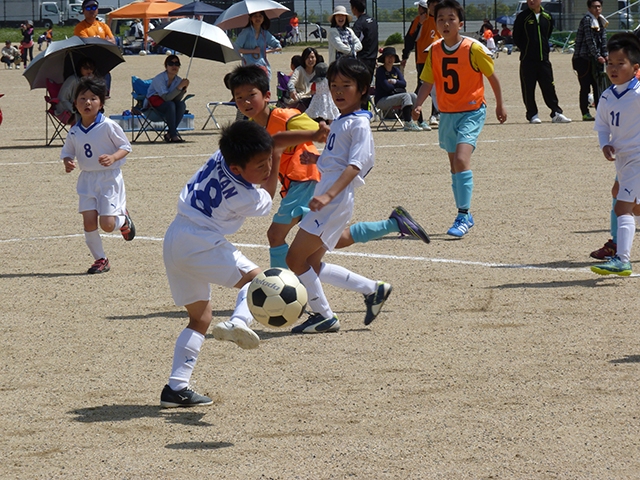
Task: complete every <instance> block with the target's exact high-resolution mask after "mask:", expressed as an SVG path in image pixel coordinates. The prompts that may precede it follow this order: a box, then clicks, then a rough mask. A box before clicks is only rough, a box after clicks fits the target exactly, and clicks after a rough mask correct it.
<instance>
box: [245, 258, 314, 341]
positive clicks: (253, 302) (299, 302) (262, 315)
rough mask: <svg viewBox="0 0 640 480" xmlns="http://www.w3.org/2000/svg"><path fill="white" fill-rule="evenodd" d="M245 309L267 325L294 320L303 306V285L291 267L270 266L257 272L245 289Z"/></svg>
mask: <svg viewBox="0 0 640 480" xmlns="http://www.w3.org/2000/svg"><path fill="white" fill-rule="evenodd" d="M247 303H248V305H249V310H250V311H251V314H252V315H253V318H255V319H256V320H257V321H258V322H260V323H261V324H262V325H265V326H267V327H275V328H282V327H288V326H291V325H293V324H294V323H296V321H297V320H298V319H299V318H300V316H301V315H302V312H304V309H305V307H306V306H307V289H306V288H304V285H302V283H300V280H299V279H298V277H297V276H296V275H295V273H293V272H292V271H291V270H286V269H284V268H270V269H269V270H265V271H264V272H262V273H260V274H259V275H257V276H256V277H255V278H254V279H253V280H252V281H251V284H250V285H249V290H248V291H247Z"/></svg>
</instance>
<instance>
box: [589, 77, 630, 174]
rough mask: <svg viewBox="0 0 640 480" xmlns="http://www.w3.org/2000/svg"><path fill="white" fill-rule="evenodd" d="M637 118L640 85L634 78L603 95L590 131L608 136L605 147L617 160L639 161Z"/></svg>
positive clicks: (608, 89)
mask: <svg viewBox="0 0 640 480" xmlns="http://www.w3.org/2000/svg"><path fill="white" fill-rule="evenodd" d="M639 118H640V82H638V80H637V79H636V78H633V79H632V80H631V81H630V82H629V83H628V84H626V85H612V86H611V87H609V88H607V89H606V90H605V91H604V92H603V93H602V96H601V97H600V101H599V102H598V111H597V112H596V123H595V126H594V127H593V129H594V130H595V131H597V132H603V133H607V134H609V142H608V145H612V146H613V147H614V148H615V149H616V159H617V158H619V157H624V158H626V159H631V158H635V159H636V160H640V128H638V119H639ZM600 147H601V148H602V147H604V145H600ZM616 163H617V162H616ZM616 167H617V165H616Z"/></svg>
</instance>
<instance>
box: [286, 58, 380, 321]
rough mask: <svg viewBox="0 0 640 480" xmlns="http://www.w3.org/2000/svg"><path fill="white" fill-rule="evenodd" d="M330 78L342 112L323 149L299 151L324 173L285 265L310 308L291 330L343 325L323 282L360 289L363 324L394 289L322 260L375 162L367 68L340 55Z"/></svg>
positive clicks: (347, 220)
mask: <svg viewBox="0 0 640 480" xmlns="http://www.w3.org/2000/svg"><path fill="white" fill-rule="evenodd" d="M327 79H328V80H329V85H330V88H331V96H332V97H333V101H334V103H335V104H336V106H337V107H338V109H340V113H341V116H340V117H339V118H338V119H337V120H335V121H334V122H333V123H332V124H331V130H330V133H329V137H328V139H327V145H326V148H325V149H324V151H323V152H322V155H321V156H320V157H318V156H317V155H313V154H311V153H308V152H305V154H304V155H303V156H302V157H301V160H302V161H303V162H305V163H316V162H317V165H318V169H319V170H320V172H321V173H322V177H321V180H320V182H319V183H318V184H317V185H316V186H315V190H314V194H313V198H312V199H311V201H310V202H309V208H310V210H311V211H310V212H309V213H308V214H307V215H306V216H305V217H304V218H303V219H302V221H301V222H300V228H299V230H298V232H297V233H296V236H295V238H294V240H293V242H292V243H291V248H290V249H289V253H288V254H287V265H289V268H290V269H291V270H292V271H293V272H294V273H295V274H296V275H298V277H299V278H300V280H301V281H302V283H303V284H304V286H305V287H306V288H307V292H308V297H309V303H308V305H309V308H310V309H311V311H312V313H311V315H310V316H309V318H308V319H307V320H306V321H305V322H304V323H302V324H300V325H298V326H296V327H294V328H293V330H292V332H293V333H322V332H335V331H338V330H339V329H340V322H339V320H338V317H336V316H335V315H334V313H333V311H332V310H331V307H330V306H329V302H328V300H327V298H326V296H325V294H324V290H323V288H322V283H321V282H323V283H328V284H330V285H333V286H336V287H341V288H346V289H348V290H353V291H356V292H359V293H362V294H363V295H364V299H365V305H366V308H367V312H366V315H365V319H364V323H365V325H369V324H370V323H371V322H372V321H373V320H374V319H375V318H376V316H377V315H378V314H379V313H380V309H381V308H382V305H383V304H384V302H385V301H386V299H387V298H388V297H389V294H390V293H391V285H389V284H388V283H385V282H376V281H374V280H370V279H368V278H365V277H363V276H361V275H358V274H356V273H353V272H351V271H349V270H347V269H346V268H343V267H341V266H338V265H332V264H328V263H324V262H323V261H322V258H323V257H324V254H325V253H326V252H327V251H328V250H332V249H333V248H335V246H336V244H337V243H338V240H339V239H340V236H341V235H342V233H343V231H344V229H345V227H346V226H347V224H348V223H349V221H350V220H351V216H352V214H353V205H354V190H355V188H356V187H359V186H362V185H364V177H365V176H366V175H367V173H369V171H370V170H371V169H372V168H373V165H374V146H373V136H372V135H371V127H370V125H369V120H370V119H371V113H370V112H368V111H366V110H362V102H363V101H366V98H367V92H368V90H369V84H370V83H371V74H370V73H369V70H368V69H367V67H366V66H365V65H364V64H363V63H362V62H360V61H359V60H357V59H355V58H350V57H342V58H340V59H338V60H337V61H336V62H334V63H332V64H331V65H330V66H329V70H328V72H327Z"/></svg>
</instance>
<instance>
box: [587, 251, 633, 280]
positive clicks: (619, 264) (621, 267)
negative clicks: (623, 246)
mask: <svg viewBox="0 0 640 480" xmlns="http://www.w3.org/2000/svg"><path fill="white" fill-rule="evenodd" d="M591 271H592V272H594V273H597V274H598V275H620V276H621V277H628V276H629V275H631V263H629V262H623V261H622V260H620V257H618V256H617V255H616V256H614V257H611V258H610V259H609V260H608V261H606V262H604V263H601V264H600V265H594V266H593V267H591Z"/></svg>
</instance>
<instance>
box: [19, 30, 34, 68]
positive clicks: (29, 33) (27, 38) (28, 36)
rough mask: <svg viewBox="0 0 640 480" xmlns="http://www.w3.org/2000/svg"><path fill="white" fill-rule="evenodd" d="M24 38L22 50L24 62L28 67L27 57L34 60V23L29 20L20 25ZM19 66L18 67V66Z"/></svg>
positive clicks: (21, 45)
mask: <svg viewBox="0 0 640 480" xmlns="http://www.w3.org/2000/svg"><path fill="white" fill-rule="evenodd" d="M20 30H21V31H22V40H21V41H20V51H21V52H22V64H23V65H24V68H27V59H29V61H30V62H31V61H33V25H31V22H30V21H29V20H27V21H26V22H24V23H23V24H22V25H20ZM16 68H17V67H16Z"/></svg>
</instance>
